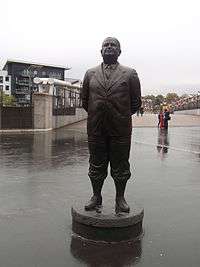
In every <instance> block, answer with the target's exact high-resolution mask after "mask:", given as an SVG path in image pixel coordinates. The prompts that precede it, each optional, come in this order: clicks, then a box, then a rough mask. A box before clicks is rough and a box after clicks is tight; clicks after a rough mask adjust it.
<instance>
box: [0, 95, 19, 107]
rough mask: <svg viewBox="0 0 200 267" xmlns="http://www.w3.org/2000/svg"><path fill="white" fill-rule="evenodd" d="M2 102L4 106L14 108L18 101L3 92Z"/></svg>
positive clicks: (0, 100)
mask: <svg viewBox="0 0 200 267" xmlns="http://www.w3.org/2000/svg"><path fill="white" fill-rule="evenodd" d="M0 102H1V103H2V104H3V105H4V106H14V105H15V102H16V99H15V97H14V96H13V95H6V94H5V93H4V92H1V94H0Z"/></svg>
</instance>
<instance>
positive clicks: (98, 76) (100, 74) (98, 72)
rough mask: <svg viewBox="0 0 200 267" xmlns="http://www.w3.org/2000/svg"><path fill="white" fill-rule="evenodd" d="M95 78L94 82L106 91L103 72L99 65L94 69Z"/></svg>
mask: <svg viewBox="0 0 200 267" xmlns="http://www.w3.org/2000/svg"><path fill="white" fill-rule="evenodd" d="M94 76H95V78H96V80H97V81H98V83H99V84H100V85H101V86H102V87H103V88H104V89H106V87H107V86H106V84H105V79H104V76H103V70H102V65H99V66H98V67H97V69H96V72H95V75H94Z"/></svg>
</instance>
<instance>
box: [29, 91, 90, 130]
mask: <svg viewBox="0 0 200 267" xmlns="http://www.w3.org/2000/svg"><path fill="white" fill-rule="evenodd" d="M52 100H53V97H52V96H51V95H49V94H45V93H35V94H34V95H33V103H34V129H38V130H52V129H56V128H60V127H63V126H66V125H69V124H72V123H75V122H78V121H81V120H84V119H86V118H87V112H86V111H85V110H84V109H83V108H76V113H75V115H57V116H53V114H52V113H53V112H52V111H53V110H52V107H53V106H52Z"/></svg>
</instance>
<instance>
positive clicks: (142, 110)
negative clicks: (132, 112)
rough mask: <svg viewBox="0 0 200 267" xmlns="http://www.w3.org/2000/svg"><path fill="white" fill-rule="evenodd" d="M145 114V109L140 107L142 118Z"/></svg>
mask: <svg viewBox="0 0 200 267" xmlns="http://www.w3.org/2000/svg"><path fill="white" fill-rule="evenodd" d="M143 114H144V108H143V107H140V115H141V117H142V116H143Z"/></svg>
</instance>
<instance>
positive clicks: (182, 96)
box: [180, 94, 189, 98]
mask: <svg viewBox="0 0 200 267" xmlns="http://www.w3.org/2000/svg"><path fill="white" fill-rule="evenodd" d="M188 97H189V95H188V94H183V95H181V96H180V98H188Z"/></svg>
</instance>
